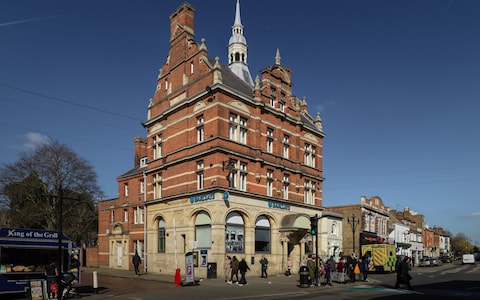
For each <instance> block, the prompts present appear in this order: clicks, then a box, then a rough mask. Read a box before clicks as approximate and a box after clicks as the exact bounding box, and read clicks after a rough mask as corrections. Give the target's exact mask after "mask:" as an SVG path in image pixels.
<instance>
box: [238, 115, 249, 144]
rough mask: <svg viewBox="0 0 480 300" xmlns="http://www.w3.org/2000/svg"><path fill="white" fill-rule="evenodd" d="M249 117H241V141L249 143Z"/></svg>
mask: <svg viewBox="0 0 480 300" xmlns="http://www.w3.org/2000/svg"><path fill="white" fill-rule="evenodd" d="M247 130H248V129H247V119H245V118H240V143H242V144H246V143H247Z"/></svg>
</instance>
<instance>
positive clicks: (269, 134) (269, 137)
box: [267, 128, 273, 153]
mask: <svg viewBox="0 0 480 300" xmlns="http://www.w3.org/2000/svg"><path fill="white" fill-rule="evenodd" d="M267 152H268V153H272V152H273V129H272V128H267Z"/></svg>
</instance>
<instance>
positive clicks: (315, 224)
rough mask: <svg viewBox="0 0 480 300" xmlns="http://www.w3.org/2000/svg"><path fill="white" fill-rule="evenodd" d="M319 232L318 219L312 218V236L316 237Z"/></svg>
mask: <svg viewBox="0 0 480 300" xmlns="http://www.w3.org/2000/svg"><path fill="white" fill-rule="evenodd" d="M317 230H318V217H317V216H314V217H310V234H311V235H316V234H317Z"/></svg>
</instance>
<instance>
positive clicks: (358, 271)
mask: <svg viewBox="0 0 480 300" xmlns="http://www.w3.org/2000/svg"><path fill="white" fill-rule="evenodd" d="M353 273H355V274H360V268H359V267H358V265H355V269H353Z"/></svg>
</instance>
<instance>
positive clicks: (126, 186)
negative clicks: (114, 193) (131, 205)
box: [123, 183, 128, 197]
mask: <svg viewBox="0 0 480 300" xmlns="http://www.w3.org/2000/svg"><path fill="white" fill-rule="evenodd" d="M123 195H124V196H125V197H126V196H128V183H125V184H124V185H123Z"/></svg>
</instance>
